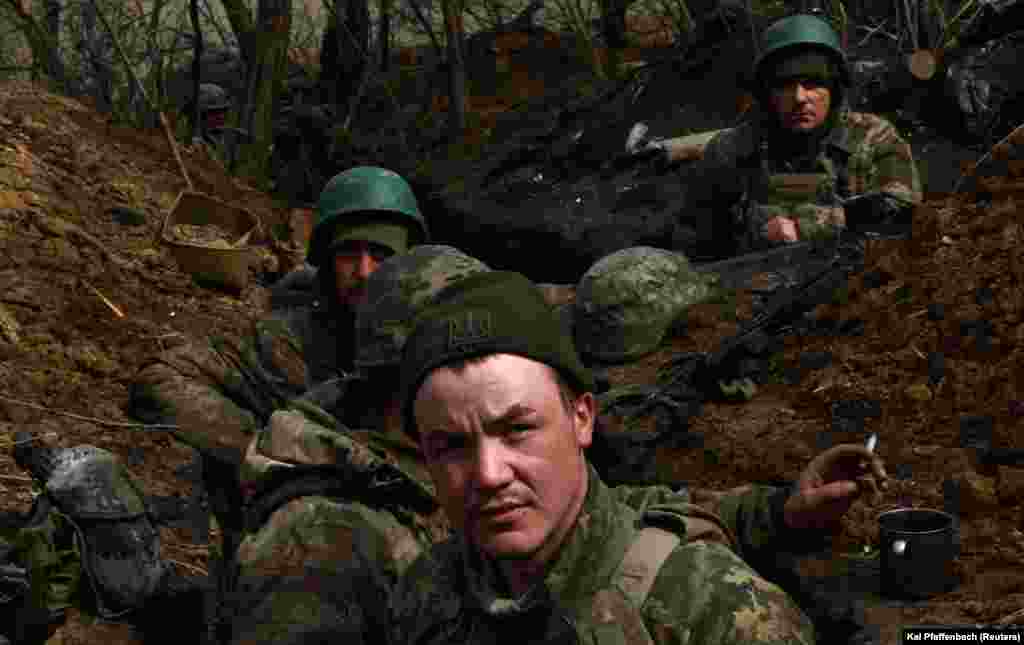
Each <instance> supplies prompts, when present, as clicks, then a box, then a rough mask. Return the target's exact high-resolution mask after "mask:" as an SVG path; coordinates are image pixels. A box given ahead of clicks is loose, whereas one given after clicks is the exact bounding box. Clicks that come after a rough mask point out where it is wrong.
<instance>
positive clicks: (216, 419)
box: [129, 317, 306, 464]
mask: <svg viewBox="0 0 1024 645" xmlns="http://www.w3.org/2000/svg"><path fill="white" fill-rule="evenodd" d="M305 388H306V366H305V361H304V359H303V353H302V346H301V343H300V341H299V340H298V338H297V337H296V335H295V334H293V333H292V332H291V330H290V329H289V328H288V326H287V325H286V324H285V323H284V322H282V321H281V320H279V319H276V318H273V317H272V318H269V319H265V320H262V321H259V322H257V323H256V324H255V326H254V328H253V330H252V332H251V334H250V336H249V338H247V339H246V340H245V341H243V342H241V343H235V342H234V341H231V340H228V339H223V338H212V339H208V340H202V341H200V340H194V341H191V342H188V343H186V344H184V345H180V346H178V347H175V348H173V349H171V350H168V351H166V352H164V353H163V354H160V355H159V356H156V357H154V358H152V359H150V360H149V361H147V362H145V363H144V364H143V365H142V367H141V368H140V370H139V372H138V374H137V375H136V378H135V381H134V382H133V383H132V384H131V387H130V394H129V411H130V413H131V414H132V415H133V416H135V417H137V418H139V419H141V420H143V421H145V422H147V423H167V424H175V425H177V426H179V427H178V428H177V429H176V430H174V434H175V436H176V437H177V438H178V439H180V440H181V441H183V442H185V443H187V444H189V445H191V446H193V447H195V448H197V449H198V450H200V451H201V452H204V453H205V454H209V455H213V456H218V457H220V458H222V459H224V460H226V461H228V462H230V463H236V464H237V463H238V462H239V461H240V459H241V456H242V454H244V452H245V447H246V445H247V444H248V442H249V440H250V439H251V437H252V434H253V433H254V432H255V430H256V429H257V428H259V427H261V426H262V425H263V424H264V423H265V422H266V420H267V418H268V417H269V416H270V414H271V412H273V410H274V409H276V408H278V407H281V406H283V405H284V404H285V403H286V402H287V401H288V399H290V398H292V397H294V396H296V395H298V394H300V393H301V392H302V391H303V390H305Z"/></svg>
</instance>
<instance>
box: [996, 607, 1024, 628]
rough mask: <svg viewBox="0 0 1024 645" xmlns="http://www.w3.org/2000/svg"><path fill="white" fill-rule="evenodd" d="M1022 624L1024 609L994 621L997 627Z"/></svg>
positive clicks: (1023, 621)
mask: <svg viewBox="0 0 1024 645" xmlns="http://www.w3.org/2000/svg"><path fill="white" fill-rule="evenodd" d="M1022 623H1024V609H1018V610H1017V611H1015V612H1013V613H1012V614H1007V615H1005V616H1003V617H1002V618H1000V619H998V620H996V624H997V625H1020V624H1022Z"/></svg>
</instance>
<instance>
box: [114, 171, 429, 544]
mask: <svg viewBox="0 0 1024 645" xmlns="http://www.w3.org/2000/svg"><path fill="white" fill-rule="evenodd" d="M317 215H318V216H317V223H316V226H315V228H314V230H313V233H312V240H311V244H310V248H309V253H308V260H309V263H310V264H312V265H313V266H315V267H317V271H316V275H315V278H314V289H313V290H312V293H310V294H309V297H308V298H307V299H306V300H305V301H304V302H300V303H293V306H290V307H287V308H281V309H275V310H273V311H272V312H271V313H270V314H269V315H268V316H266V317H265V318H263V319H261V320H258V321H257V322H256V323H255V325H254V327H253V329H252V330H251V332H250V334H249V335H248V337H247V338H245V339H244V340H243V341H242V342H241V343H236V342H233V341H232V340H230V339H227V338H208V339H195V340H192V341H190V342H186V343H184V344H181V345H179V346H177V347H174V348H172V349H170V350H167V351H165V352H163V353H162V354H160V355H158V356H155V357H152V358H151V359H149V360H147V361H145V362H144V363H143V364H142V366H141V368H140V370H139V372H138V374H137V376H136V378H135V381H134V382H133V383H132V384H131V387H130V392H129V411H130V413H131V414H132V415H133V416H135V417H136V418H138V419H140V420H143V421H145V422H147V423H161V424H173V425H175V426H176V429H175V430H173V434H174V436H175V438H177V439H178V440H180V441H182V442H184V443H186V444H188V445H189V446H191V447H193V448H195V449H196V450H198V452H199V455H200V459H201V460H202V464H203V468H202V474H203V478H204V480H205V481H204V486H205V489H206V490H207V492H208V494H209V495H210V502H211V507H212V509H213V511H214V516H215V518H216V520H217V523H218V525H219V527H220V529H221V532H222V535H223V537H224V545H223V548H224V552H225V553H233V552H234V550H235V548H236V546H237V544H236V542H237V540H238V538H239V536H240V534H241V531H242V521H243V518H242V513H241V507H242V499H241V492H240V490H239V481H238V467H239V466H240V464H241V463H242V459H243V457H244V454H245V450H246V447H247V446H248V444H249V442H250V440H251V439H252V436H253V434H254V433H255V432H256V431H257V430H259V429H260V428H262V427H263V426H264V425H265V424H266V423H267V421H268V420H269V418H270V415H271V414H272V413H273V412H274V411H275V410H278V409H280V408H282V407H284V406H285V404H287V403H288V401H290V400H292V399H293V398H295V397H298V396H300V395H302V394H303V393H304V392H306V391H307V390H309V389H310V388H312V387H314V386H316V385H317V384H319V383H322V382H324V381H326V380H329V379H333V378H337V377H339V376H342V375H343V374H346V373H349V372H351V371H352V370H353V363H352V358H353V348H354V343H353V334H354V324H355V307H356V306H357V305H358V303H359V302H360V301H361V300H362V298H363V296H364V295H365V291H364V289H365V283H366V279H367V278H368V277H369V275H370V274H371V273H372V272H373V271H374V270H375V269H376V268H377V266H378V265H379V264H380V262H382V261H383V260H384V259H386V258H387V257H389V256H391V255H396V254H398V255H401V254H403V253H405V252H406V251H407V250H408V249H409V248H410V247H412V246H414V245H416V244H419V243H421V242H423V241H425V240H426V239H427V238H428V232H427V226H426V223H425V221H424V218H423V215H422V214H421V212H420V210H419V207H418V206H417V203H416V199H415V197H414V195H413V192H412V189H411V187H410V186H409V184H408V183H407V182H406V181H405V180H404V179H403V178H402V177H400V176H399V175H398V174H396V173H394V172H392V171H390V170H387V169H384V168H376V167H356V168H352V169H350V170H347V171H345V172H342V173H340V174H339V175H337V176H336V177H334V178H333V179H332V180H331V181H330V182H329V183H328V184H327V186H326V187H325V188H324V190H323V191H322V193H321V196H320V199H319V203H318V204H317Z"/></svg>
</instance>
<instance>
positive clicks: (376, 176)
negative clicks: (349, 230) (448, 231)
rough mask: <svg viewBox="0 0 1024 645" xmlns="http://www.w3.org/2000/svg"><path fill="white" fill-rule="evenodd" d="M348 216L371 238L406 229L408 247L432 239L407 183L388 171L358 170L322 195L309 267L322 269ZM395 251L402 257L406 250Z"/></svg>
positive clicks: (337, 178)
mask: <svg viewBox="0 0 1024 645" xmlns="http://www.w3.org/2000/svg"><path fill="white" fill-rule="evenodd" d="M346 215H347V216H349V218H346V219H348V220H349V221H351V225H352V226H354V227H361V228H363V229H365V231H366V232H367V233H369V234H370V235H373V231H374V230H376V229H378V228H382V227H389V226H391V227H393V226H394V225H395V224H398V225H401V226H404V227H405V228H406V229H408V231H409V242H408V246H415V245H416V244H420V243H422V242H424V241H426V240H427V239H428V238H429V237H430V234H429V232H428V231H427V223H426V220H424V219H423V215H422V214H421V213H420V209H419V206H418V205H417V204H416V196H415V195H413V192H412V188H411V187H410V186H409V183H408V182H406V181H405V179H403V178H402V177H401V176H400V175H399V174H398V173H395V172H392V171H390V170H387V169H385V168H377V167H374V166H358V167H356V168H351V169H349V170H346V171H345V172H342V173H339V174H337V175H335V176H334V178H333V179H331V180H330V181H329V182H327V186H325V187H324V189H323V192H321V193H320V200H319V201H318V202H317V214H316V225H315V226H314V227H313V233H312V235H311V236H310V241H309V253H308V258H307V259H308V261H309V263H310V264H312V265H313V266H316V267H319V266H320V265H321V263H322V262H323V261H324V259H325V258H326V257H327V253H328V252H329V250H330V245H331V244H332V243H333V242H334V241H335V235H334V232H335V228H336V225H337V224H338V223H339V222H340V221H341V220H342V219H343V216H346ZM346 225H349V222H348V221H347V222H346ZM378 232H380V231H378ZM386 239H387V237H386V236H382V240H381V242H382V243H386ZM371 240H372V241H377V240H373V239H372V238H371ZM387 245H388V246H392V245H391V244H387ZM392 250H393V251H395V252H396V253H402V252H404V251H405V248H392Z"/></svg>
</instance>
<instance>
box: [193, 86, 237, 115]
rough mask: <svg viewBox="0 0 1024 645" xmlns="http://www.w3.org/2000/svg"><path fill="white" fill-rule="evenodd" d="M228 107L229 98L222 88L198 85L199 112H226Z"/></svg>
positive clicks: (229, 104)
mask: <svg viewBox="0 0 1024 645" xmlns="http://www.w3.org/2000/svg"><path fill="white" fill-rule="evenodd" d="M230 107H231V98H230V97H229V96H228V92H227V90H225V89H224V88H223V87H221V86H220V85H215V84H213V83H201V84H200V85H199V109H200V110H201V111H203V112H209V111H210V110H227V109H228V108H230Z"/></svg>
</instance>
